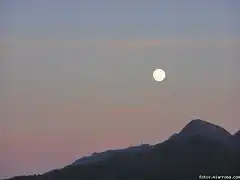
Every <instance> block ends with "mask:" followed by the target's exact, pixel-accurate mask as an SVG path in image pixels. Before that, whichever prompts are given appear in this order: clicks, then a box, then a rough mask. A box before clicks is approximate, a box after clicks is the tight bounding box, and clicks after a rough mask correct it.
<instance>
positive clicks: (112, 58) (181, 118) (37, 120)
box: [0, 0, 240, 178]
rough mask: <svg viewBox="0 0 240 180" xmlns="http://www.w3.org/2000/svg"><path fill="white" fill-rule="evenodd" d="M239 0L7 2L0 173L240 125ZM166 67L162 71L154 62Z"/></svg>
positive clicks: (0, 56) (2, 23)
mask: <svg viewBox="0 0 240 180" xmlns="http://www.w3.org/2000/svg"><path fill="white" fill-rule="evenodd" d="M239 8H240V1H237V0H212V1H209V0H201V1H200V0H198V1H197V0H181V1H179V0H171V1H170V0H162V1H158V0H149V1H145V0H138V1H137V0H125V1H120V0H115V1H110V0H101V1H99V0H88V1H87V0H80V1H76V0H69V1H63V0H61V1H57V0H2V1H0V63H1V66H0V70H1V71H0V86H1V87H0V88H1V90H0V147H1V148H0V178H1V177H9V176H14V175H22V174H25V173H27V174H29V173H35V172H36V173H42V172H45V171H48V170H50V169H54V168H60V167H63V166H65V165H67V164H70V163H71V162H72V161H74V160H76V159H77V158H79V157H81V156H84V155H89V154H90V153H93V152H99V151H103V150H106V149H114V148H124V147H127V146H130V145H138V144H139V143H140V141H141V140H142V142H143V143H150V144H153V143H157V142H161V141H163V140H165V139H166V138H168V137H169V136H171V135H172V134H173V133H175V132H177V131H180V130H181V129H182V128H183V127H184V126H185V125H186V124H187V123H188V122H189V121H190V120H191V119H192V118H193V117H196V116H197V117H200V118H202V119H204V120H207V121H210V122H212V123H215V124H218V125H222V126H223V127H224V128H226V129H227V130H228V131H230V132H232V133H234V132H235V131H236V129H239V128H240V112H239V107H240V96H239V92H240V71H239V70H238V69H237V67H240V61H239V57H240V52H239V48H240V24H239V21H237V18H238V17H239V16H240V13H239V11H237V10H239ZM155 68H163V69H164V70H165V71H166V73H167V78H166V81H164V82H163V83H158V82H155V81H154V80H153V79H152V71H153V70H154V69H155Z"/></svg>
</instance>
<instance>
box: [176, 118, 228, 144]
mask: <svg viewBox="0 0 240 180" xmlns="http://www.w3.org/2000/svg"><path fill="white" fill-rule="evenodd" d="M179 135H180V136H181V137H190V136H195V135H198V136H201V137H205V138H208V139H212V140H217V141H221V142H228V141H229V138H230V137H231V136H232V135H231V133H229V132H228V131H227V130H225V129H224V128H222V127H221V126H218V125H215V124H212V123H210V122H207V121H204V120H201V119H195V120H192V121H190V122H189V123H188V124H187V125H186V126H185V127H184V128H183V129H182V131H181V132H180V133H179Z"/></svg>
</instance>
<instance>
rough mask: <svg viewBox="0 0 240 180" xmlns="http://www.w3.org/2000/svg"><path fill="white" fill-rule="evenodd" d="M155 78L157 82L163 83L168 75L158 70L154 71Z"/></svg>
mask: <svg viewBox="0 0 240 180" xmlns="http://www.w3.org/2000/svg"><path fill="white" fill-rule="evenodd" d="M153 78H154V80H155V81H163V80H164V79H165V78H166V73H165V71H164V70H162V69H156V70H155V71H153Z"/></svg>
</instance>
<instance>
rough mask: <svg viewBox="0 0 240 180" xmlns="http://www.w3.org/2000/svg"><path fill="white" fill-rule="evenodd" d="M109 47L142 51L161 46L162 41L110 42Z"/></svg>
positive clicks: (108, 42)
mask: <svg viewBox="0 0 240 180" xmlns="http://www.w3.org/2000/svg"><path fill="white" fill-rule="evenodd" d="M106 44H107V46H108V47H111V48H117V49H142V48H150V47H155V46H159V45H161V44H162V42H161V41H160V40H110V41H107V43H106Z"/></svg>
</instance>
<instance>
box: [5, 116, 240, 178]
mask: <svg viewBox="0 0 240 180" xmlns="http://www.w3.org/2000/svg"><path fill="white" fill-rule="evenodd" d="M239 139H240V133H239V132H238V133H236V134H235V135H231V134H230V133H228V132H227V131H226V130H225V129H223V128H222V127H220V126H217V125H214V124H211V123H208V122H206V121H202V120H199V119H197V120H193V121H191V122H190V123H189V124H187V125H186V126H185V127H184V128H183V129H182V131H181V132H180V133H176V134H174V135H173V136H171V137H170V138H169V139H168V140H166V141H164V142H162V143H159V144H156V145H152V146H150V145H141V146H136V147H129V148H126V149H121V150H110V151H106V152H102V153H94V154H93V155H92V156H89V157H83V158H81V159H79V160H77V161H75V162H74V163H73V164H70V165H68V166H66V167H65V168H62V169H58V170H54V171H50V172H48V173H45V174H42V175H33V176H21V177H14V178H11V180H178V179H179V180H194V179H199V176H200V175H202V176H204V175H205V176H211V175H213V176H216V175H218V176H230V175H240V158H239V156H240V152H239V149H238V148H237V146H235V145H236V144H238V143H239ZM9 180H10V179H9Z"/></svg>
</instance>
